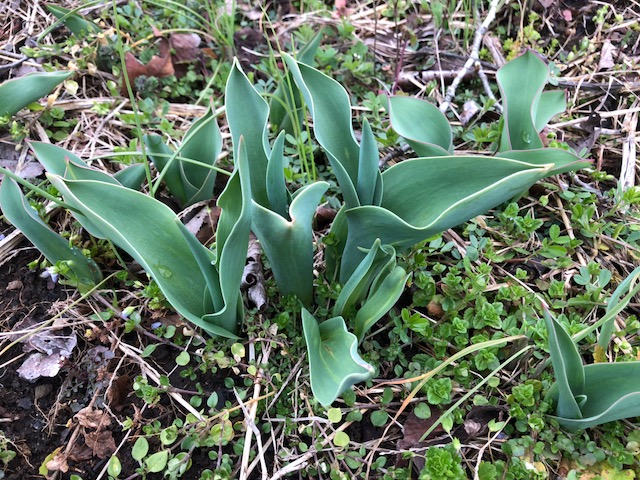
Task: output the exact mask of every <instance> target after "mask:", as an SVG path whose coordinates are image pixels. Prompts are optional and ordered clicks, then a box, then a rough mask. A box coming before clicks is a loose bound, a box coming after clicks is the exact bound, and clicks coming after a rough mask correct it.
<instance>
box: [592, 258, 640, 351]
mask: <svg viewBox="0 0 640 480" xmlns="http://www.w3.org/2000/svg"><path fill="white" fill-rule="evenodd" d="M638 279H640V267H637V268H636V269H635V270H633V272H631V273H630V274H629V275H628V276H627V278H625V279H624V280H623V281H622V282H620V285H618V288H616V289H615V291H614V292H613V293H612V294H611V298H609V301H608V302H607V313H609V312H611V310H612V309H614V308H615V307H616V306H617V305H618V304H619V303H620V301H621V297H622V296H623V295H624V294H625V293H626V292H629V291H635V292H636V293H637V292H638V291H639V290H640V282H638ZM634 284H635V285H634ZM626 298H627V303H628V301H629V300H630V297H626ZM621 306H623V305H621ZM615 320H616V317H615V316H613V317H611V319H610V320H609V321H608V322H606V323H605V324H604V325H602V328H601V329H600V335H599V337H598V345H599V346H600V347H601V348H603V349H606V348H607V347H608V345H609V342H610V341H611V336H612V335H613V330H614V327H615Z"/></svg>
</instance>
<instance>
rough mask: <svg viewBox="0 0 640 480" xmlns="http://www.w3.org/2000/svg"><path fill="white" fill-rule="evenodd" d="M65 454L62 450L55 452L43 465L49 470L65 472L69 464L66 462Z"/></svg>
mask: <svg viewBox="0 0 640 480" xmlns="http://www.w3.org/2000/svg"><path fill="white" fill-rule="evenodd" d="M67 458H68V457H67V454H66V453H64V452H58V453H56V455H55V457H53V458H52V459H51V460H49V461H48V462H47V464H46V465H45V466H46V467H47V470H49V472H62V473H67V472H68V471H69V465H68V464H67Z"/></svg>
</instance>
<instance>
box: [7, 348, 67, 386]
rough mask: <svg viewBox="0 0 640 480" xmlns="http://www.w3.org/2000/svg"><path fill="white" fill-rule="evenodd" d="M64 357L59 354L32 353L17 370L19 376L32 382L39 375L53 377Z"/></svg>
mask: <svg viewBox="0 0 640 480" xmlns="http://www.w3.org/2000/svg"><path fill="white" fill-rule="evenodd" d="M63 360H64V359H63V358H62V357H61V356H60V355H59V354H56V355H43V354H42V353H34V354H32V355H30V356H29V358H27V359H26V360H25V361H24V362H23V363H22V365H21V366H20V368H18V370H17V372H18V375H20V377H21V378H24V379H25V380H28V381H30V382H33V381H35V380H37V379H38V378H40V377H55V376H56V375H57V374H58V372H59V371H60V367H61V366H62V361H63Z"/></svg>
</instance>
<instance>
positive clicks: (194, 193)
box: [144, 108, 222, 207]
mask: <svg viewBox="0 0 640 480" xmlns="http://www.w3.org/2000/svg"><path fill="white" fill-rule="evenodd" d="M144 142H145V146H146V148H147V152H148V153H149V158H150V159H151V161H152V162H153V163H154V165H155V166H156V169H157V170H158V171H159V172H160V174H161V176H162V178H163V180H164V181H165V183H166V185H167V188H168V189H169V192H171V194H172V195H173V196H174V197H176V199H177V200H178V201H179V202H180V205H181V206H183V207H186V206H189V205H193V204H194V203H198V202H201V201H204V200H208V199H210V198H211V197H212V196H213V186H214V184H215V181H216V171H215V170H214V169H213V168H209V167H213V165H214V164H215V162H216V160H217V159H218V155H220V152H221V151H222V135H221V134H220V129H219V128H218V124H217V122H216V119H215V117H214V116H213V112H212V111H211V108H209V109H207V112H206V113H205V114H204V115H203V116H202V117H201V118H199V119H198V120H196V121H195V122H193V124H192V125H191V127H189V130H187V132H186V133H185V136H184V138H183V139H182V143H181V144H180V148H179V149H178V151H176V152H173V151H172V150H171V149H170V148H169V147H168V146H167V145H165V144H164V142H163V141H162V137H160V136H158V135H145V136H144ZM178 155H179V156H180V159H178V158H177V157H178ZM185 159H188V160H194V161H195V162H198V163H193V162H189V161H185Z"/></svg>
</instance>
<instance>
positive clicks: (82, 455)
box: [69, 442, 93, 462]
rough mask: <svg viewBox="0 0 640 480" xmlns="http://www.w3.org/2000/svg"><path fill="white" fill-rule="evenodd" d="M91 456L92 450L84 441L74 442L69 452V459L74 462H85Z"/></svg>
mask: <svg viewBox="0 0 640 480" xmlns="http://www.w3.org/2000/svg"><path fill="white" fill-rule="evenodd" d="M92 458H93V450H91V448H89V447H88V446H87V444H86V443H82V442H76V443H74V444H73V447H71V451H70V452H69V460H72V461H74V462H86V461H88V460H91V459H92Z"/></svg>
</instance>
